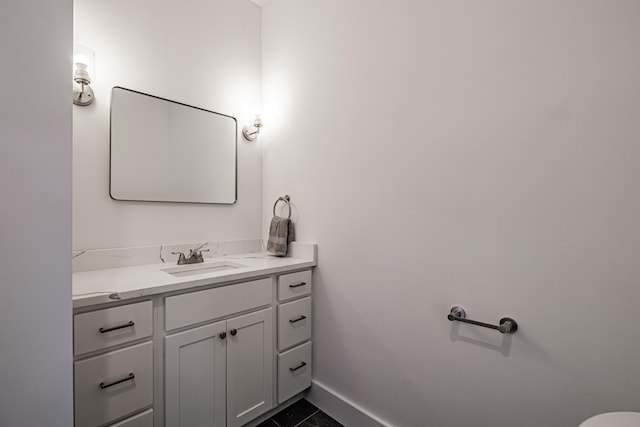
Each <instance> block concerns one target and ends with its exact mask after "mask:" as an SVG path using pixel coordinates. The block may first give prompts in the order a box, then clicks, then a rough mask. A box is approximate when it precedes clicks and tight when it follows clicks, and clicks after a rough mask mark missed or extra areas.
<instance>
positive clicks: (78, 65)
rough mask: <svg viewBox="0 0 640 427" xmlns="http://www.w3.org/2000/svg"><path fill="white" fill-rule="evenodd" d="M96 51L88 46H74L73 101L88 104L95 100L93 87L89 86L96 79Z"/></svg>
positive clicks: (83, 104) (82, 104) (77, 103)
mask: <svg viewBox="0 0 640 427" xmlns="http://www.w3.org/2000/svg"><path fill="white" fill-rule="evenodd" d="M95 63H96V60H95V53H94V52H93V50H91V49H89V48H88V47H86V46H82V45H79V44H77V45H74V47H73V81H74V84H73V103H74V104H76V105H81V106H86V105H89V104H91V103H92V102H93V89H91V87H90V86H89V84H91V83H92V82H94V81H95V80H96V67H95Z"/></svg>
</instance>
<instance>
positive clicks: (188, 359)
mask: <svg viewBox="0 0 640 427" xmlns="http://www.w3.org/2000/svg"><path fill="white" fill-rule="evenodd" d="M226 348H227V339H226V322H224V321H223V322H217V323H214V324H211V325H206V326H202V327H199V328H194V329H190V330H188V331H184V332H180V333H177V334H173V335H169V336H167V337H166V338H165V411H166V414H165V415H166V420H165V425H166V427H225V425H226V398H225V393H226V378H225V373H226Z"/></svg>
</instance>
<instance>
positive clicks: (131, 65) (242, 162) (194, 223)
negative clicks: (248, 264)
mask: <svg viewBox="0 0 640 427" xmlns="http://www.w3.org/2000/svg"><path fill="white" fill-rule="evenodd" d="M74 31H75V32H74V40H75V42H76V43H80V44H84V45H86V46H89V47H91V48H92V49H94V50H95V52H96V68H97V78H96V82H95V83H94V84H93V85H92V86H93V88H94V91H95V95H96V101H95V102H94V104H93V105H91V106H89V107H75V108H74V109H73V114H74V117H73V119H74V129H73V132H74V134H73V143H74V145H73V196H74V200H73V248H74V249H76V250H83V249H97V248H114V247H130V246H145V245H156V244H170V243H183V242H194V241H207V240H210V241H224V240H238V239H254V238H259V237H260V233H261V222H260V220H261V207H262V153H261V147H260V144H259V143H250V144H249V143H245V142H244V140H243V139H242V137H241V136H240V138H239V139H238V202H237V203H236V204H235V205H195V204H169V203H150V202H146V203H143V202H122V201H114V200H111V199H110V197H109V104H110V102H109V100H110V96H111V88H112V87H113V86H123V87H126V88H129V89H134V90H138V91H141V92H144V93H148V94H152V95H156V96H160V97H163V98H167V99H171V100H175V101H179V102H183V103H186V104H189V105H194V106H197V107H200V108H204V109H208V110H213V111H217V112H220V113H224V114H228V115H232V116H234V117H236V118H237V119H238V125H239V128H240V129H241V128H242V125H243V124H244V123H245V122H246V120H247V119H249V118H252V114H254V113H255V111H253V107H254V106H256V105H260V91H261V87H260V83H261V82H260V61H261V58H260V55H261V52H260V31H261V27H260V8H259V7H258V6H256V5H255V4H253V3H251V2H249V0H240V1H238V0H216V1H206V0H188V1H183V2H156V1H152V0H135V1H129V2H126V4H125V3H120V2H113V1H106V2H105V1H101V0H76V1H75V2H74Z"/></svg>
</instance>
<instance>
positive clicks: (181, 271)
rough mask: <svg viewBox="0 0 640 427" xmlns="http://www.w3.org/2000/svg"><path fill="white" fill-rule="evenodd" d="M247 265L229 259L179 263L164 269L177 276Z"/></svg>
mask: <svg viewBox="0 0 640 427" xmlns="http://www.w3.org/2000/svg"><path fill="white" fill-rule="evenodd" d="M242 267H246V265H242V264H238V263H235V262H229V261H217V262H203V263H198V264H188V265H179V266H177V267H169V268H163V269H162V271H164V272H165V273H168V274H171V275H172V276H175V277H184V276H195V275H197V274H207V273H218V272H220V271H225V270H233V269H235V268H242Z"/></svg>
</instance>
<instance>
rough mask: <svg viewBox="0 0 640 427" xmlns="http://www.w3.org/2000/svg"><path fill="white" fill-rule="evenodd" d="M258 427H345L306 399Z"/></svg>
mask: <svg viewBox="0 0 640 427" xmlns="http://www.w3.org/2000/svg"><path fill="white" fill-rule="evenodd" d="M257 427H344V426H343V425H342V424H340V423H339V422H337V421H336V420H334V419H333V418H331V417H330V416H329V415H327V414H325V413H324V412H322V411H321V410H320V409H318V408H316V407H315V406H314V405H313V404H311V403H310V402H309V401H307V400H305V399H301V400H298V401H297V402H295V403H293V404H291V405H290V406H288V407H286V408H284V409H283V410H282V411H280V412H278V413H277V414H275V415H274V416H273V417H271V418H270V419H268V420H266V421H264V422H262V423H260V424H259V425H258V426H257Z"/></svg>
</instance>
